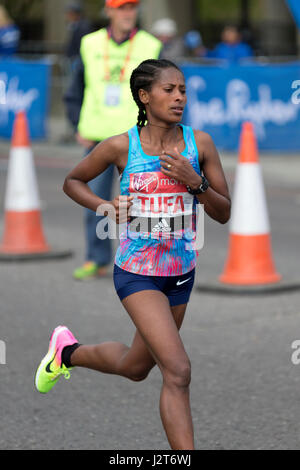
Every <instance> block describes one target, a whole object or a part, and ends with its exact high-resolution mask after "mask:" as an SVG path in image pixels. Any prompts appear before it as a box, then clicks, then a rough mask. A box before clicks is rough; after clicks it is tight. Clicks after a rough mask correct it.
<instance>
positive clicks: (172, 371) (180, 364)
mask: <svg viewBox="0 0 300 470" xmlns="http://www.w3.org/2000/svg"><path fill="white" fill-rule="evenodd" d="M162 374H163V379H164V383H165V384H167V385H168V386H170V387H176V388H187V387H188V386H189V385H190V383H191V363H190V360H189V359H182V360H179V361H177V362H172V364H170V365H167V366H166V367H163V368H162Z"/></svg>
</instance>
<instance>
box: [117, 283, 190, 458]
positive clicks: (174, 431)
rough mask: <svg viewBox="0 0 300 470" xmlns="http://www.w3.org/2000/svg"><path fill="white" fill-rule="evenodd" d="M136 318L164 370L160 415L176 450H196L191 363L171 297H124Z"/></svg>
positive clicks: (157, 294) (148, 294) (159, 294)
mask: <svg viewBox="0 0 300 470" xmlns="http://www.w3.org/2000/svg"><path fill="white" fill-rule="evenodd" d="M122 303H123V305H124V306H125V308H126V310H127V312H128V314H129V315H130V317H131V319H132V321H133V322H134V324H135V326H136V327H137V329H138V331H139V333H140V334H141V337H142V338H143V340H144V342H145V344H146V345H147V347H148V349H149V351H150V352H151V354H152V356H153V358H154V360H155V362H156V363H157V365H158V367H159V368H160V370H161V373H162V376H163V385H162V390H161V395H160V414H161V419H162V423H163V426H164V429H165V431H166V435H167V438H168V441H169V443H170V446H171V448H172V449H177V450H180V449H185V450H188V449H194V432H193V423H192V416H191V409H190V396H189V384H190V380H191V365H190V360H189V357H188V355H187V353H186V351H185V349H184V345H183V343H182V340H181V337H180V335H179V332H178V328H177V325H176V323H175V321H174V317H173V315H172V311H171V309H170V305H169V302H168V299H167V297H166V296H165V295H164V294H163V293H162V292H159V291H150V290H148V291H142V292H136V293H135V294H132V295H129V296H128V297H126V298H125V299H123V302H122Z"/></svg>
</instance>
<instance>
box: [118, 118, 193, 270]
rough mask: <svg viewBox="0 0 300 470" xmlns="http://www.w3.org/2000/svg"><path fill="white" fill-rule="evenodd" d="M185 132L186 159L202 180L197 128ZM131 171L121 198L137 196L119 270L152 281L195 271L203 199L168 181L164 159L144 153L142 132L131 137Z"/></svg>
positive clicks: (123, 239) (125, 173)
mask: <svg viewBox="0 0 300 470" xmlns="http://www.w3.org/2000/svg"><path fill="white" fill-rule="evenodd" d="M180 126H181V127H182V130H183V137H184V141H185V149H184V151H183V152H182V155H183V156H184V157H186V158H187V159H188V160H189V162H190V163H191V165H192V166H193V168H194V169H195V171H196V172H197V173H198V174H199V175H200V174H201V170H200V166H199V160H198V150H197V146H196V142H195V137H194V133H193V130H192V128H191V127H188V126H184V125H182V124H180ZM128 134H129V150H128V161H127V165H126V167H125V169H124V171H123V173H122V174H121V176H120V193H121V195H126V196H133V197H134V198H133V205H132V207H131V209H130V213H129V214H130V216H131V217H130V221H129V222H128V223H126V224H125V225H124V229H123V231H121V234H120V245H119V247H118V249H117V252H116V256H115V264H117V266H119V267H120V268H122V269H124V270H125V271H130V272H132V273H136V274H144V275H148V276H178V275H181V274H185V273H187V272H189V271H191V270H192V269H193V268H194V267H195V265H196V260H197V256H198V252H197V250H195V249H194V248H193V243H194V241H195V237H196V233H195V229H196V205H197V202H198V201H197V198H196V197H195V196H193V195H191V194H190V193H189V192H188V191H187V188H186V186H185V185H184V184H182V183H180V182H179V181H177V180H175V179H174V178H169V177H168V176H166V175H164V174H163V173H162V172H161V171H160V170H161V163H160V160H159V156H153V155H147V154H145V153H144V151H143V149H142V146H141V141H140V137H139V131H138V127H137V126H134V127H133V128H132V129H130V130H129V131H128Z"/></svg>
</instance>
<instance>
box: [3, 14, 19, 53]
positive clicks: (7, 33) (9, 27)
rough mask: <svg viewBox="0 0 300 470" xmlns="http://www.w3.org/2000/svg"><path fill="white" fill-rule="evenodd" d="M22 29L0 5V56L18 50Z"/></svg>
mask: <svg viewBox="0 0 300 470" xmlns="http://www.w3.org/2000/svg"><path fill="white" fill-rule="evenodd" d="M19 41H20V30H19V28H18V27H17V26H16V25H15V24H14V22H13V20H12V19H11V18H10V16H9V14H8V13H7V11H6V9H5V8H4V6H2V5H0V56H12V55H13V54H15V53H16V52H17V50H18V46H19Z"/></svg>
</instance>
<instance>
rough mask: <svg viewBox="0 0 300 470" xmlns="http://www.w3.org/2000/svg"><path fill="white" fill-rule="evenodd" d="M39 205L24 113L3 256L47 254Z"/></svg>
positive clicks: (13, 154)
mask: <svg viewBox="0 0 300 470" xmlns="http://www.w3.org/2000/svg"><path fill="white" fill-rule="evenodd" d="M49 250H50V247H49V245H48V244H47V242H46V240H45V236H44V233H43V228H42V221H41V212H40V202H39V194H38V187H37V180H36V174H35V169H34V162H33V155H32V150H31V147H30V141H29V133H28V123H27V118H26V115H25V113H24V112H19V113H17V115H16V118H15V122H14V128H13V137H12V146H11V151H10V158H9V165H8V177H7V186H6V195H5V217H4V235H3V240H2V244H1V245H0V254H7V255H8V254H12V255H13V254H16V255H17V254H24V255H27V254H31V253H33V254H34V253H47V252H48V251H49Z"/></svg>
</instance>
